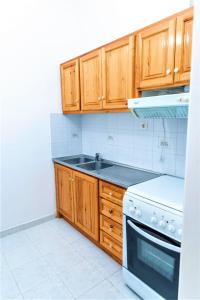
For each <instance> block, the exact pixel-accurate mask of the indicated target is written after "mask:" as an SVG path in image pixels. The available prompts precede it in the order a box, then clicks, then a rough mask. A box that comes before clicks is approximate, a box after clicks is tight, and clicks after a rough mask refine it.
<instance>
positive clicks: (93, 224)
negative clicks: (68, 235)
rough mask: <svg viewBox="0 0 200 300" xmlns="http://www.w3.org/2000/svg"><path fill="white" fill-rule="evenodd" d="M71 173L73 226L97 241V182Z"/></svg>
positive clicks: (88, 177) (94, 179) (80, 174)
mask: <svg viewBox="0 0 200 300" xmlns="http://www.w3.org/2000/svg"><path fill="white" fill-rule="evenodd" d="M73 173H74V176H73V180H74V181H73V188H74V206H75V224H76V225H77V226H78V227H79V228H80V229H81V230H83V231H84V232H85V233H87V234H88V235H89V236H90V237H92V238H93V239H94V240H96V241H98V240H99V228H98V219H99V218H98V214H99V213H98V180H97V179H96V178H94V177H91V176H88V175H85V174H83V173H80V172H73Z"/></svg>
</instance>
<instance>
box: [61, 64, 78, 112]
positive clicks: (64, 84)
mask: <svg viewBox="0 0 200 300" xmlns="http://www.w3.org/2000/svg"><path fill="white" fill-rule="evenodd" d="M60 73H61V91H62V110H63V112H65V113H66V112H71V111H76V112H77V111H79V110H80V86H79V60H78V59H75V60H71V61H69V62H66V63H64V64H62V65H61V67H60Z"/></svg>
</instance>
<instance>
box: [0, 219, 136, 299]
mask: <svg viewBox="0 0 200 300" xmlns="http://www.w3.org/2000/svg"><path fill="white" fill-rule="evenodd" d="M0 267H1V273H0V299H43V300H44V299H93V300H95V299H103V300H106V299H135V300H138V299H139V298H138V297H137V296H136V295H135V294H134V293H133V292H132V291H131V290H129V288H128V287H126V286H125V285H124V284H123V280H122V274H121V267H120V265H119V264H118V263H116V262H115V261H114V260H113V259H112V258H110V257H109V256H108V255H107V254H105V253H104V252H103V251H102V250H100V249H99V248H97V247H96V246H95V245H94V244H93V243H91V242H90V241H89V240H88V239H86V238H85V237H83V235H81V234H80V233H79V232H78V231H76V230H75V229H74V228H73V227H72V226H70V225H69V224H68V223H67V222H65V221H64V220H63V219H54V220H52V221H49V222H47V223H44V224H41V225H38V226H35V227H32V228H30V229H27V230H24V231H21V232H19V233H15V234H12V235H9V236H7V237H4V238H3V239H1V240H0Z"/></svg>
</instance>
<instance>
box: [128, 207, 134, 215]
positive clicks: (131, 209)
mask: <svg viewBox="0 0 200 300" xmlns="http://www.w3.org/2000/svg"><path fill="white" fill-rule="evenodd" d="M134 213H135V208H134V207H130V208H129V214H130V215H134Z"/></svg>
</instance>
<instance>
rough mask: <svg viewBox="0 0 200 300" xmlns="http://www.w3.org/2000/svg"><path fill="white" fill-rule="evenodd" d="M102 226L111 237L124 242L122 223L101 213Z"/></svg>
mask: <svg viewBox="0 0 200 300" xmlns="http://www.w3.org/2000/svg"><path fill="white" fill-rule="evenodd" d="M100 228H101V230H103V231H104V232H106V233H107V234H109V235H110V236H111V237H113V238H114V239H116V240H117V241H119V242H120V243H122V225H120V224H119V223H117V222H115V221H113V220H112V219H110V218H107V217H105V216H103V215H100Z"/></svg>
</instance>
